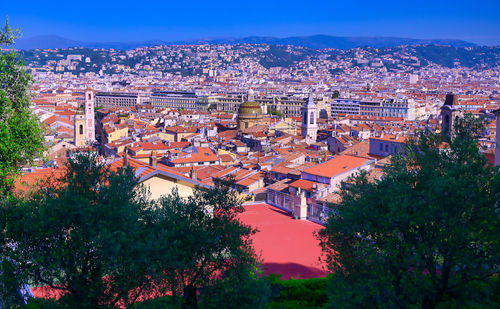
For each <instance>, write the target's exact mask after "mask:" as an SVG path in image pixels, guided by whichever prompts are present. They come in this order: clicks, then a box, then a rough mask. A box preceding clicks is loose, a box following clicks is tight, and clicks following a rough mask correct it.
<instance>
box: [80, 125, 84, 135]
mask: <svg viewBox="0 0 500 309" xmlns="http://www.w3.org/2000/svg"><path fill="white" fill-rule="evenodd" d="M79 131H80V134H83V124H81V125H80V126H79Z"/></svg>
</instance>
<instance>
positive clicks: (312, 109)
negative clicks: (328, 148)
mask: <svg viewBox="0 0 500 309" xmlns="http://www.w3.org/2000/svg"><path fill="white" fill-rule="evenodd" d="M317 120H318V107H317V106H316V104H315V103H314V100H313V97H312V94H310V95H309V99H308V100H307V102H306V103H305V104H304V106H302V130H301V133H302V134H301V135H302V136H303V137H305V138H306V143H308V144H312V143H315V142H316V139H317V134H318V123H317Z"/></svg>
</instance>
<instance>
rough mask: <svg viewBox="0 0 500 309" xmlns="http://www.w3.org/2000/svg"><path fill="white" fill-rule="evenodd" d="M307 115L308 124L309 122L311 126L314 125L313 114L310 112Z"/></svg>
mask: <svg viewBox="0 0 500 309" xmlns="http://www.w3.org/2000/svg"><path fill="white" fill-rule="evenodd" d="M309 115H310V116H309V122H310V123H311V124H314V120H315V119H314V112H311V113H310V114H309Z"/></svg>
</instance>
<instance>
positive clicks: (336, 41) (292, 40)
mask: <svg viewBox="0 0 500 309" xmlns="http://www.w3.org/2000/svg"><path fill="white" fill-rule="evenodd" d="M244 43H248V44H264V43H265V44H270V45H294V46H304V47H308V48H314V49H318V48H338V49H350V48H356V47H364V46H370V47H377V48H379V47H392V46H400V45H429V44H435V45H447V46H453V47H472V46H476V44H474V43H470V42H466V41H462V40H447V39H409V38H398V37H339V36H330V35H312V36H297V37H288V38H276V37H259V36H251V37H246V38H210V39H196V40H186V41H175V42H166V41H160V40H156V41H145V42H83V41H75V40H71V39H67V38H63V37H60V36H57V35H43V36H34V37H31V38H26V39H19V40H18V41H17V42H16V44H15V45H14V47H15V48H17V49H25V50H27V49H37V48H40V49H49V48H69V47H86V48H104V49H109V48H114V49H119V50H127V49H134V48H137V47H143V46H154V45H176V44H244Z"/></svg>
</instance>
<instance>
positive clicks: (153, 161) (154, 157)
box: [149, 150, 158, 167]
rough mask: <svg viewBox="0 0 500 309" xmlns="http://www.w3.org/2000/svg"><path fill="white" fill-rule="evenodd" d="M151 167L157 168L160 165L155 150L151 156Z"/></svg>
mask: <svg viewBox="0 0 500 309" xmlns="http://www.w3.org/2000/svg"><path fill="white" fill-rule="evenodd" d="M149 165H151V166H152V167H156V166H157V165H158V154H157V152H156V151H155V150H151V155H150V156H149Z"/></svg>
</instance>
